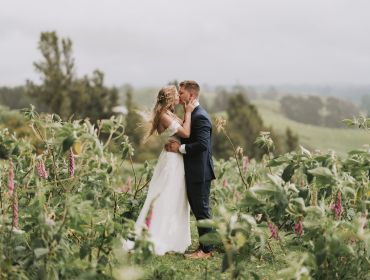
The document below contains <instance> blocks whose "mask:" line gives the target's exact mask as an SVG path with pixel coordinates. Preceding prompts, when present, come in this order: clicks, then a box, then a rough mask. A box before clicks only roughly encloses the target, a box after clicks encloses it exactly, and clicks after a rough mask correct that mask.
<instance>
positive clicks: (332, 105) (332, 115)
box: [324, 97, 359, 127]
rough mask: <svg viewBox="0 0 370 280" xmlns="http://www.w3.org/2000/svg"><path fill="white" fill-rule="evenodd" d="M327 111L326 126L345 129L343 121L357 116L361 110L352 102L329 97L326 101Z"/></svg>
mask: <svg viewBox="0 0 370 280" xmlns="http://www.w3.org/2000/svg"><path fill="white" fill-rule="evenodd" d="M326 111H327V115H326V116H325V119H324V124H325V126H328V127H343V123H342V120H343V119H346V118H351V117H353V116H356V115H357V114H358V111H359V109H358V108H357V107H356V106H355V105H354V104H353V103H352V102H350V101H346V100H342V99H338V98H336V97H328V98H327V100H326Z"/></svg>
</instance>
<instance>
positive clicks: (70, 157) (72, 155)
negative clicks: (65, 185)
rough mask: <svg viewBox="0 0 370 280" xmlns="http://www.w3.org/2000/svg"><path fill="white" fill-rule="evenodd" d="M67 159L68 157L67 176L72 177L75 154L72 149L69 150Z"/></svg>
mask: <svg viewBox="0 0 370 280" xmlns="http://www.w3.org/2000/svg"><path fill="white" fill-rule="evenodd" d="M68 159H69V163H68V171H69V176H71V177H73V176H74V174H75V155H74V154H73V151H72V149H71V150H70V151H69V155H68Z"/></svg>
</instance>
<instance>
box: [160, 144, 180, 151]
mask: <svg viewBox="0 0 370 280" xmlns="http://www.w3.org/2000/svg"><path fill="white" fill-rule="evenodd" d="M164 148H165V149H166V151H167V152H172V153H178V152H179V149H180V144H179V142H177V141H170V142H168V143H167V144H166V145H165V146H164Z"/></svg>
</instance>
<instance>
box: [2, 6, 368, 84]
mask: <svg viewBox="0 0 370 280" xmlns="http://www.w3.org/2000/svg"><path fill="white" fill-rule="evenodd" d="M0 4H1V7H0V85H18V84H23V83H24V82H25V80H26V79H32V80H35V79H37V77H38V76H37V74H36V73H35V71H34V68H33V62H34V61H37V60H39V59H40V54H39V51H38V50H37V42H38V40H39V36H40V32H42V31H52V30H56V31H57V32H58V34H59V35H60V36H62V37H69V38H71V40H72V41H73V47H74V57H75V59H76V65H77V73H78V74H79V75H82V74H88V73H91V72H92V71H93V70H94V69H97V68H98V69H100V70H102V71H103V72H104V73H105V74H106V81H107V83H108V84H110V85H116V86H120V85H122V84H124V83H131V84H133V85H135V86H140V85H156V86H157V85H162V84H165V83H167V82H168V81H169V80H172V79H175V78H176V79H179V80H183V79H195V80H198V81H199V82H200V83H202V84H205V83H206V84H209V85H219V84H225V85H226V84H228V85H230V84H235V83H241V84H286V83H288V84H302V83H304V84H337V83H340V84H343V83H344V84H346V83H349V84H370V16H369V15H370V1H369V0H347V1H345V0H269V1H268V0H253V1H252V0H182V1H179V0H145V1H144V0H132V1H131V0H105V1H102V0H100V1H99V0H63V1H55V0H54V1H53V0H32V1H29V0H24V1H19V0H12V1H5V0H0Z"/></svg>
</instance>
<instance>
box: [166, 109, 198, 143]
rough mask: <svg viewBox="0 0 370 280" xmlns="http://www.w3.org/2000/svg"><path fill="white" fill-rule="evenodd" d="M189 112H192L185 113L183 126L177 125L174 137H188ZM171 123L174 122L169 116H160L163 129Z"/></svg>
mask: <svg viewBox="0 0 370 280" xmlns="http://www.w3.org/2000/svg"><path fill="white" fill-rule="evenodd" d="M191 112H192V111H190V110H187V111H185V121H184V124H183V125H182V126H181V125H180V124H179V125H178V127H177V131H176V135H177V136H180V137H181V138H189V137H190V126H191ZM173 121H174V120H173V118H172V117H171V116H169V115H168V114H166V113H163V114H162V115H161V118H160V122H161V124H162V126H163V127H164V128H165V129H167V128H168V127H169V126H170V125H171V123H172V122H173Z"/></svg>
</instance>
